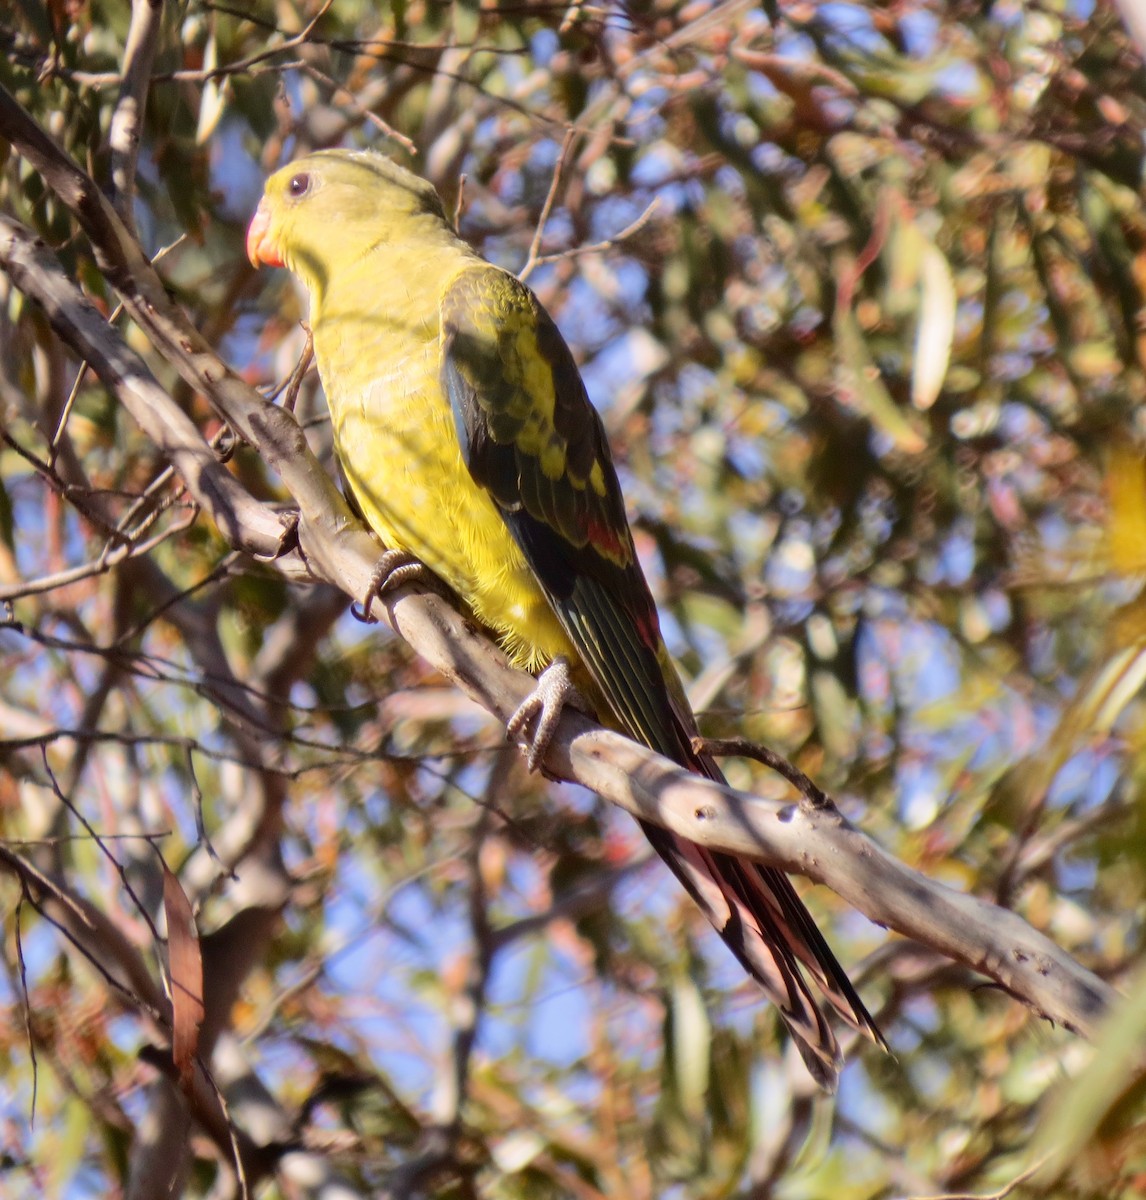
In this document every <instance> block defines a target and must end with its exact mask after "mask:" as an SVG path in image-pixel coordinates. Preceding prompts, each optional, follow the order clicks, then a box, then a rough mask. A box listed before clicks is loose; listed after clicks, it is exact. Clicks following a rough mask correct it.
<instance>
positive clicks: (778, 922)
mask: <svg viewBox="0 0 1146 1200" xmlns="http://www.w3.org/2000/svg"><path fill="white" fill-rule="evenodd" d="M247 254H248V257H249V258H250V260H251V262H252V263H253V264H255V265H258V264H260V263H264V264H268V265H271V266H285V267H288V268H289V269H290V270H291V271H293V272H294V274H295V275H297V276H298V278H299V279H300V280H301V281H302V283H303V284H304V285H305V287H306V289H307V291H308V292H309V294H310V305H311V309H310V327H311V332H312V334H313V338H314V351H315V357H316V359H317V361H318V369H319V373H320V375H321V378H322V383H323V387H324V389H325V391H326V397H327V401H328V404H329V406H330V415H331V420H332V422H333V427H334V444H335V450H336V452H337V455H338V459H339V462H340V463H341V466H342V470H343V472H344V474H345V477H346V480H347V483H348V485H349V488H350V491H351V493H352V494H353V498H354V500H355V502H356V503H357V505H358V507H359V509H360V510H361V512H362V514H363V515H364V517H365V519H366V521H367V523H368V524H369V525H370V526H371V528H372V529H373V530H374V531H375V533H377V534H378V536H379V537H380V538H381V540H382V542H383V543H384V544H385V545H386V546H387V547H388V548H389V549H388V552H387V554H385V555H384V556H383V564H384V566H385V567H386V568H387V569H390V568H393V567H395V565H396V564H398V566H397V569H398V570H404V569H405V568H406V565H407V564H409V563H410V562H412V561H416V562H419V563H423V564H425V565H426V566H427V567H429V568H430V570H432V571H433V572H434V573H435V574H436V575H438V576H439V577H440V578H441V579H442V580H444V581H445V582H446V583H447V584H448V585H449V586H450V587H451V588H452V589H453V590H454V591H455V592H457V594H458V595H459V596H460V597H461V598H462V599H463V600H464V601H465V603H466V604H467V605H468V606H469V608H470V609H471V610H472V612H473V613H474V615H475V616H476V617H477V618H478V619H479V620H480V621H481V622H482V623H483V624H485V625H486V626H488V628H489V629H491V630H492V631H493V632H494V633H495V634H496V635H497V637H498V638H499V640H500V642H501V644H502V646H503V647H504V648H505V650H506V651H507V653H508V654H509V656H510V658H511V659H512V660H513V662H514V663H515V664H516V665H517V666H519V667H522V668H525V669H527V670H530V671H534V672H536V671H538V670H540V669H541V668H545V671H544V673H543V674H542V676H541V679H540V681H539V687H538V692H537V693H535V697H533V698H531V700H529V701H527V702H526V705H524V706H523V708H522V710H520V711H519V713H518V714H517V716H516V717H515V718H514V723H515V724H516V725H518V726H520V725H524V724H527V723H530V722H533V723H534V732H533V737H534V748H535V751H537V748H538V747H539V746H540V747H541V751H543V748H544V742H545V736H546V733H547V731H548V729H549V728H550V726H551V722H552V719H553V717H554V714H555V713H556V712H557V711H559V706H560V702H561V700H562V698H563V694H564V692H565V691H566V690H567V686H568V681H569V680H570V679H571V680H572V682H573V683H574V684H575V685H576V686H577V687H578V688H579V689H580V690H581V691H582V692H583V693H584V694H585V695H586V696H587V697H588V698H589V699H590V701H591V702H592V703H593V704H594V705H595V707H596V709H597V712H598V715H599V716H600V717H601V719H602V720H603V721H604V722H605V723H606V724H608V725H611V726H613V727H614V728H616V729H619V730H621V731H623V732H624V733H626V734H628V735H629V736H630V737H632V738H634V739H636V740H637V741H639V742H641V743H643V744H644V745H645V746H648V747H650V748H651V749H653V750H655V751H658V752H659V753H661V754H663V755H665V756H666V757H668V758H671V759H673V760H674V761H675V762H677V763H679V764H681V765H682V766H685V767H687V768H689V769H690V770H692V771H695V772H696V773H697V774H699V775H703V776H706V777H707V778H709V779H715V780H718V781H723V776H722V774H721V772H720V769H719V768H718V767H717V765H716V763H715V762H714V760H713V759H712V758H711V757H709V756H708V755H705V754H702V753H698V752H697V751H696V750H694V749H693V746H692V738H693V737H694V735H695V734H696V722H695V718H694V717H693V714H692V711H691V709H690V708H689V704H688V701H687V699H686V698H685V693H684V688H683V687H682V685H681V682H680V679H679V677H678V675H677V673H676V670H675V668H674V667H673V665H672V662H671V661H670V659H669V656H668V652H667V651H666V649H665V645H664V641H663V640H662V638H661V634H660V626H659V622H658V619H657V612H656V607H655V605H654V603H653V598H652V595H651V594H650V592H649V588H648V585H647V583H646V582H645V578H644V575H643V574H642V572H641V568H640V565H639V563H638V562H637V558H636V554H635V552H634V549H633V539H632V535H631V533H630V531H629V525H628V521H627V519H626V517H625V508H624V501H623V498H622V496H621V489H620V485H619V484H618V482H617V475H616V472H615V470H614V468H613V464H612V459H611V457H610V454H609V447H608V444H607V442H606V438H605V431H604V428H603V426H602V424H601V420H600V418H599V417H598V415H597V413H596V411H595V410H594V409H593V407H592V405H591V404H590V403H589V399H588V397H587V395H586V393H585V387H584V385H583V383H582V382H581V377H580V375H579V373H578V371H577V366H576V364H575V363H574V361H573V356H572V354H571V353H570V351H569V348H568V347H567V346H566V344H565V342H564V340H563V339H562V337H561V334H560V333H559V332H558V330H557V326H556V325H555V324H554V323H553V321H552V319H551V318H550V317H549V315H548V314H547V313H546V312H545V310H544V309H543V308H542V307H541V305H540V303H539V302H538V300H537V298H536V297H535V296H534V295H533V293H532V292H531V291H530V290H529V289H528V288H527V287H526V286H525V285H524V284H523V283H521V282H520V281H519V280H518V279H517V278H515V277H514V276H513V275H511V274H509V273H508V272H506V271H503V270H501V269H500V268H498V267H494V266H491V265H490V264H489V263H487V262H485V261H484V260H483V259H482V258H480V257H479V256H478V255H477V254H476V253H475V252H474V251H473V250H472V249H471V248H470V247H469V246H468V245H466V244H465V242H463V241H462V240H461V239H460V238H459V237H458V236H457V234H456V233H455V231H454V229H453V228H452V226H451V224H450V222H449V221H448V220H447V218H446V215H445V211H444V209H443V207H442V202H441V200H440V198H439V197H438V194H437V192H436V191H435V190H434V188H433V187H432V186H431V185H430V184H429V183H426V182H425V181H423V180H421V179H419V178H418V177H417V176H415V175H412V174H411V173H410V172H408V171H406V170H404V169H403V168H401V167H399V166H397V165H396V164H395V163H393V162H391V161H390V160H389V159H387V158H384V157H382V156H381V155H379V154H375V153H370V152H365V153H362V152H351V151H345V150H328V151H321V152H319V153H317V154H312V155H310V156H309V157H307V158H302V159H299V160H298V161H297V162H294V163H291V164H290V165H289V166H287V167H284V168H283V169H282V170H280V171H278V172H276V173H275V174H274V175H272V176H271V177H270V179H269V180H268V181H267V184H266V188H265V191H264V194H263V197H262V200H261V201H260V203H259V206H258V209H257V211H256V212H255V215H254V218H253V219H252V221H251V226H250V230H249V232H248V234H247ZM642 828H643V829H644V832H645V834H646V835H647V836H648V838H649V840H650V841H651V842H652V844H653V846H654V847H655V848H656V850H657V852H658V853H659V854H660V856H661V857H662V858H663V859H664V861H665V862H666V863H667V864H668V866H669V867H670V868H671V869H672V871H673V873H674V874H675V875H676V876H677V878H678V879H679V880H680V881H681V883H682V884H683V885H684V887H685V889H686V890H687V891H688V893H689V894H690V895H691V896H692V898H693V899H694V900H695V901H696V903H697V904H698V905H699V906H700V908H701V909H702V910H703V912H704V914H705V916H706V917H707V918H708V919H709V921H711V922H712V924H713V925H714V926H715V928H716V929H717V931H718V932H719V933H720V935H721V937H722V938H723V939H724V941H725V942H726V943H727V945H728V946H729V948H730V949H731V950H732V952H733V954H735V955H736V957H737V958H738V959H739V960H740V962H741V963H742V964H743V966H744V969H745V970H746V971H747V972H748V973H749V974H750V975H751V976H752V977H753V978H754V979H755V980H756V981H757V982H758V983H759V984H760V986H761V987H762V988H763V990H764V991H765V993H766V994H767V995H768V996H769V997H770V998H771V1000H772V1001H773V1002H774V1003H775V1004H776V1005H777V1006H778V1007H779V1009H780V1013H781V1015H782V1016H783V1019H784V1021H785V1023H786V1024H787V1026H788V1029H789V1030H790V1032H791V1035H792V1037H793V1038H794V1040H795V1042H796V1044H797V1046H798V1047H799V1049H800V1052H801V1054H802V1055H803V1058H804V1061H805V1063H807V1065H808V1068H809V1070H810V1071H811V1072H812V1074H813V1076H814V1077H815V1078H816V1079H817V1080H818V1081H819V1083H820V1084H822V1085H823V1086H824V1087H826V1088H828V1089H832V1088H834V1086H835V1082H836V1077H837V1074H838V1071H839V1068H840V1065H841V1056H840V1051H839V1047H838V1044H837V1042H836V1039H835V1036H834V1034H833V1033H832V1030H831V1027H830V1025H829V1024H828V1021H827V1019H826V1017H825V1016H824V1014H823V1012H822V1011H821V1009H820V1006H819V1004H818V1003H817V1001H816V998H815V996H814V995H813V993H812V990H811V988H810V986H809V984H808V982H807V979H806V977H805V971H806V972H807V974H809V975H811V977H812V978H813V979H814V980H815V982H816V984H817V985H818V987H819V989H820V991H821V992H822V994H823V995H824V996H825V997H826V998H827V1000H828V1001H829V1003H830V1004H831V1006H832V1007H833V1008H835V1009H836V1010H837V1011H838V1012H839V1013H840V1014H841V1015H842V1016H843V1017H844V1019H845V1020H847V1021H848V1022H849V1023H851V1024H852V1025H854V1026H855V1027H857V1028H858V1029H860V1030H862V1031H863V1032H865V1033H866V1034H867V1035H868V1036H870V1037H872V1038H873V1039H874V1040H876V1041H877V1042H880V1043H881V1044H882V1038H881V1036H880V1033H879V1031H878V1029H877V1028H876V1025H875V1022H874V1021H873V1020H872V1018H871V1016H870V1015H869V1014H868V1012H867V1010H866V1009H865V1008H864V1006H863V1002H862V1001H861V1000H860V998H859V996H858V995H857V994H856V991H855V989H854V988H853V987H852V985H851V983H850V982H849V980H848V978H847V976H846V974H845V973H844V971H843V968H842V967H841V966H840V965H839V963H838V962H837V961H836V959H835V957H834V955H833V954H832V952H831V950H830V949H829V948H828V945H827V943H826V942H825V941H824V938H823V936H822V935H821V934H820V932H819V930H818V929H817V928H816V926H815V924H814V923H813V921H812V918H811V916H810V914H809V913H808V911H807V909H806V908H805V907H804V905H803V904H802V903H801V901H800V899H799V897H798V896H797V895H796V892H795V890H794V889H793V887H792V885H791V883H790V881H789V880H788V878H787V876H786V875H784V874H783V873H782V872H780V871H778V870H775V869H773V868H770V867H764V866H760V865H759V864H757V863H753V862H749V861H746V860H743V859H739V858H736V857H734V856H732V855H729V854H724V853H719V852H714V851H711V850H708V849H706V848H704V847H701V846H698V845H696V844H695V843H693V842H690V841H687V840H685V839H684V838H681V837H679V836H677V835H675V834H672V833H669V832H667V831H666V830H664V829H661V828H659V827H658V826H656V825H652V824H649V823H642Z"/></svg>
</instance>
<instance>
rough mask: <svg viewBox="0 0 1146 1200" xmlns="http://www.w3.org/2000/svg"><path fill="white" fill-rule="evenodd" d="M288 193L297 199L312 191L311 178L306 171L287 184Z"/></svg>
mask: <svg viewBox="0 0 1146 1200" xmlns="http://www.w3.org/2000/svg"><path fill="white" fill-rule="evenodd" d="M287 191H288V192H290V194H291V195H292V196H295V197H298V196H305V195H306V193H307V192H309V191H310V176H309V175H308V174H307V173H306V172H305V171H303V172H302V173H301V174H298V175H295V176H294V177H293V178H292V179H291V181H290V183H288V184H287Z"/></svg>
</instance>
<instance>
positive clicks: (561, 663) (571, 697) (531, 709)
mask: <svg viewBox="0 0 1146 1200" xmlns="http://www.w3.org/2000/svg"><path fill="white" fill-rule="evenodd" d="M571 701H572V702H573V703H574V704H575V705H576V707H578V708H581V707H584V706H585V702H584V700H582V699H581V694H580V693H579V692H578V691H577V689H576V687H575V686H574V685H573V677H572V676H571V675H570V673H569V663H568V661H567V660H566V659H565V657H564V656H563V655H560V654H559V655H558V656H557V657H556V658H555V659H554V660H553V661H552V662H551V663H550V664H549V666H547V667H546V668H545V670H544V671H542V672H541V674H540V675H539V676H538V677H537V686H536V687H535V688H534V689H533V691H532V692H530V693H529V695H528V696H526V697H525V699H524V700H523V701H522V702H521V704H520V705H518V708H517V711H516V712H515V713H514V714H513V716H512V717H510V718H509V720H508V721H507V722H506V726H505V732H506V735H507V736H508V737H516V736H517V735H518V734H519V733H521V732H522V731H524V730H526V729H529V733H528V734H527V735H526V736H527V739H528V747H529V748H528V750H527V751H526V755H525V762H526V765H527V766H528V767H529V769H530V770H531V771H536V770H537V768H538V767H539V766H540V765H541V760H542V759H543V758H544V757H545V752H546V750H548V749H549V743H550V742H551V741H553V735H554V733H556V732H557V722H558V721H560V720H561V711H562V709H564V707H565V705H566V704H568V703H570V702H571ZM578 701H580V703H578Z"/></svg>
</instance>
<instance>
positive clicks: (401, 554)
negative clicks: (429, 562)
mask: <svg viewBox="0 0 1146 1200" xmlns="http://www.w3.org/2000/svg"><path fill="white" fill-rule="evenodd" d="M424 574H426V566H425V564H424V563H423V562H420V561H419V560H418V559H416V558H415V557H414V556H413V555H412V554H410V553H409V552H408V551H406V550H387V551H385V552H384V553H383V555H382V557H381V558H380V559H379V560H378V562H377V564H376V565H375V567H374V570H373V571H372V572H371V574H370V587H369V589H368V590H367V592H366V598H365V600H363V601H362V608H361V610H357V609H355V608H354V607H353V605H352V606H351V610H350V611H351V612H352V613H354V615H355V616H356V617H357V618H358V619H359V620H360V621H365V622H366V623H367V624H369V623H370V622H371V621H372V620H373V619H374V618H373V617H371V615H370V610H371V608H373V606H374V601H375V600H377V599H379V598H380V597H382V596H384V595H385V594H386V593H387V592H388V591H391V590H392V589H393V588H396V587H401V586H402V584H404V583H409V582H410V580H411V579H417V578H418V577H419V576H420V575H424Z"/></svg>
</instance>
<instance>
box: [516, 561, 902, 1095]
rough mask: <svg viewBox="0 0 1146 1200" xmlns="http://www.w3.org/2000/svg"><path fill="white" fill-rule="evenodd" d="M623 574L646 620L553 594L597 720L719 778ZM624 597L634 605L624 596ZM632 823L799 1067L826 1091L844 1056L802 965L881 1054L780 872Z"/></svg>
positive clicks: (581, 581) (598, 590)
mask: <svg viewBox="0 0 1146 1200" xmlns="http://www.w3.org/2000/svg"><path fill="white" fill-rule="evenodd" d="M532 561H533V560H532V559H531V562H532ZM633 570H634V571H635V568H634V569H633ZM630 575H631V576H632V577H631V578H630V577H628V576H626V578H628V580H629V583H630V584H631V585H632V589H637V598H638V599H641V598H642V597H643V604H644V612H645V620H644V622H643V623H641V622H634V619H633V617H632V614H631V613H630V612H629V611H627V610H626V609H625V608H624V607H623V606H622V605H621V604H620V602H619V600H618V595H617V589H616V588H609V587H606V586H604V585H603V584H602V583H601V581H600V580H597V579H594V578H592V577H586V576H584V575H581V576H576V577H575V578H574V583H573V587H572V591H571V593H570V594H568V595H564V596H562V595H558V594H556V593H553V592H551V593H550V600H551V602H552V603H553V606H554V608H555V610H556V611H557V614H558V616H559V617H560V618H561V622H562V624H563V625H564V626H565V629H566V631H567V632H568V634H569V636H570V637H571V639H572V640H573V644H574V645H575V646H576V647H577V650H578V652H579V653H580V654H581V656H582V658H583V660H584V665H585V668H586V670H587V672H588V675H589V677H590V680H591V682H592V684H593V685H594V688H593V692H594V695H593V698H594V701H595V702H599V701H604V704H603V705H599V711H602V715H604V713H605V712H608V711H611V712H612V714H613V717H614V720H615V721H616V724H617V725H618V726H619V727H620V728H621V729H623V730H624V731H625V732H626V733H627V734H628V735H629V736H630V737H631V738H633V739H635V740H636V741H638V742H641V743H643V744H644V745H646V746H648V747H649V748H650V749H652V750H656V751H657V752H658V753H660V754H663V755H665V756H666V757H667V758H671V759H673V760H674V761H675V762H678V763H680V764H681V766H685V767H688V768H689V770H691V771H695V772H696V773H697V774H698V775H704V776H706V777H707V778H709V779H713V780H715V781H717V782H718V783H724V782H725V779H724V775H723V774H722V773H721V771H720V768H719V767H718V766H717V765H716V763H715V761H714V760H713V759H712V758H710V757H709V756H708V755H704V754H697V753H696V751H695V750H694V749H693V748H692V737H693V735H694V734H695V732H696V721H695V718H694V717H693V714H692V710H691V709H690V708H689V705H688V701H687V699H686V697H685V694H684V689H683V687H682V686H681V684H680V680H679V678H678V676H677V674H676V671H675V669H674V667H673V665H672V662H671V661H670V659H669V656H668V652H667V650H666V649H665V647H664V643H663V642H662V641H661V639H660V636H659V632H658V630H657V625H656V610H655V608H654V607H653V603H652V597H651V596H649V595H648V590H647V586H646V585H645V584H644V581H643V579H642V578H641V577H640V575H639V573H637V574H633V573H632V572H631V573H630ZM638 584H639V589H638V588H637V585H638ZM629 601H630V603H633V602H634V601H633V595H632V594H630V595H629ZM641 825H642V828H643V829H644V831H645V835H646V836H647V837H648V839H649V841H650V842H651V843H652V844H653V847H654V848H655V849H656V851H657V853H658V854H659V855H660V856H661V858H663V859H664V860H665V862H666V863H667V864H668V866H669V868H670V869H671V870H672V872H673V874H674V875H676V877H677V878H678V879H679V880H680V881H681V883H682V884H684V887H685V889H686V890H687V891H688V893H689V895H690V896H692V898H693V899H694V900H695V901H696V903H697V904H698V905H699V906H700V908H701V910H702V911H703V913H704V915H705V916H706V917H707V918H708V919H709V921H711V922H712V925H713V926H714V928H715V929H716V931H717V932H718V933H719V934H720V936H721V937H722V938H723V939H724V941H725V943H726V944H727V945H728V947H729V949H730V950H731V951H732V953H733V954H735V955H736V957H737V958H738V959H739V960H740V962H741V963H742V964H743V966H744V969H745V970H746V971H747V972H748V974H749V975H751V976H752V978H753V979H755V980H756V982H757V983H758V984H759V985H760V986H761V988H763V990H764V992H765V994H766V995H767V996H768V997H769V999H771V1000H772V1001H773V1003H775V1004H776V1006H777V1007H778V1008H779V1010H780V1015H781V1016H782V1017H783V1018H784V1022H785V1024H786V1025H787V1026H788V1029H789V1031H790V1032H791V1034H792V1037H793V1039H794V1040H795V1042H796V1045H797V1046H798V1047H799V1049H800V1053H801V1054H802V1055H803V1058H804V1062H805V1063H807V1066H808V1070H809V1071H811V1073H812V1075H813V1076H814V1077H815V1079H816V1080H817V1081H818V1082H819V1083H820V1084H821V1086H823V1087H824V1088H825V1089H827V1090H828V1091H834V1090H835V1086H836V1081H837V1077H838V1075H839V1071H840V1067H841V1065H842V1058H841V1054H840V1047H839V1043H838V1042H837V1041H836V1038H835V1034H834V1033H833V1032H832V1029H831V1026H830V1025H829V1024H828V1021H827V1018H826V1017H825V1016H824V1013H823V1010H822V1009H821V1008H820V1005H819V1003H818V1002H817V999H816V996H815V994H814V993H813V991H812V989H811V987H810V986H809V984H808V981H807V979H806V978H805V975H804V971H805V970H806V971H807V972H808V974H809V975H811V977H812V979H813V980H814V981H815V983H816V985H817V987H818V989H819V990H820V992H821V993H822V994H823V996H824V998H825V999H826V1000H827V1001H828V1003H829V1004H830V1005H831V1006H832V1007H833V1008H834V1009H835V1010H836V1012H838V1013H839V1014H840V1016H841V1017H843V1019H844V1020H845V1021H847V1022H848V1024H850V1025H853V1026H854V1027H855V1028H856V1029H858V1030H859V1031H860V1032H861V1033H864V1034H866V1035H867V1036H868V1037H870V1038H871V1039H872V1040H873V1041H874V1042H876V1044H877V1045H880V1046H882V1047H883V1048H884V1049H886V1048H887V1043H886V1042H885V1041H884V1039H883V1035H882V1034H881V1033H880V1031H879V1028H878V1026H877V1025H876V1023H875V1021H874V1020H873V1019H872V1017H871V1014H870V1013H869V1012H868V1011H867V1009H866V1008H865V1007H864V1004H863V1001H862V1000H861V999H860V998H859V995H858V993H857V992H856V990H855V988H854V987H852V985H851V982H850V980H849V979H848V977H847V975H846V974H845V973H844V969H843V967H841V966H840V964H839V963H838V962H837V961H836V957H835V955H834V954H833V953H832V951H831V949H830V947H829V946H828V944H827V942H826V941H825V940H824V937H823V934H821V933H820V931H819V929H817V928H816V923H815V922H814V921H813V920H812V916H811V914H810V913H809V912H808V910H807V909H806V908H805V907H804V905H803V902H802V901H801V900H800V897H799V896H797V895H796V891H795V889H794V888H793V887H792V884H791V881H790V880H789V879H788V877H787V876H786V875H785V874H784V873H783V872H782V871H778V870H776V869H775V868H773V867H764V866H761V865H760V864H759V863H754V862H751V861H749V860H747V859H740V858H737V857H735V855H732V854H723V853H720V852H718V851H713V850H707V849H705V848H704V847H702V846H698V845H697V844H696V843H695V842H690V841H689V840H688V839H687V838H683V837H679V836H677V835H676V834H673V833H670V832H669V831H668V830H666V829H661V828H660V827H659V826H656V825H651V824H649V823H647V822H641Z"/></svg>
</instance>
